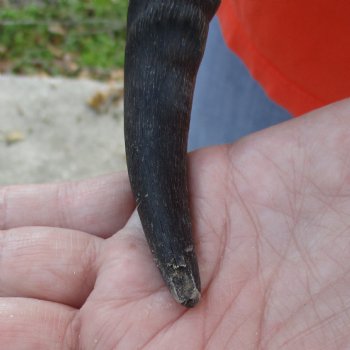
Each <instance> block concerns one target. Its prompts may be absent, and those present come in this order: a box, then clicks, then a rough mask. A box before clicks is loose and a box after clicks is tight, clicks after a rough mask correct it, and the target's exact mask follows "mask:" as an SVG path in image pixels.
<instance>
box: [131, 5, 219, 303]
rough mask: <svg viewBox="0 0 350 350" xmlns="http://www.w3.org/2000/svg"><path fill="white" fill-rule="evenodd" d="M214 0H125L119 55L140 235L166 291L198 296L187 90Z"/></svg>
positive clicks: (182, 298) (179, 297)
mask: <svg viewBox="0 0 350 350" xmlns="http://www.w3.org/2000/svg"><path fill="white" fill-rule="evenodd" d="M218 4H219V0H130V2H129V10H128V23H127V44H126V56H125V145H126V156H127V165H128V171H129V177H130V182H131V187H132V190H133V193H134V195H135V197H136V202H137V207H138V212H139V216H140V219H141V222H142V226H143V229H144V232H145V235H146V237H147V241H148V243H149V246H150V248H151V251H152V253H153V256H154V260H155V262H156V264H157V266H158V268H159V269H160V271H161V273H162V276H163V279H164V280H165V282H166V284H167V286H168V287H169V290H170V292H171V293H172V295H173V296H174V298H175V299H176V301H177V302H179V303H180V304H183V305H184V306H187V307H193V306H194V305H195V304H196V303H197V302H198V301H199V299H200V290H201V287H200V277H199V271H198V264H197V259H196V255H195V251H194V246H193V240H192V232H191V218H190V210H189V191H188V185H187V165H186V159H187V137H188V129H189V122H190V113H191V107H192V98H193V90H194V85H195V79H196V75H197V71H198V67H199V64H200V61H201V59H202V56H203V53H204V47H205V42H206V38H207V33H208V25H209V21H210V20H211V18H212V17H213V15H214V14H215V11H216V9H217V7H218Z"/></svg>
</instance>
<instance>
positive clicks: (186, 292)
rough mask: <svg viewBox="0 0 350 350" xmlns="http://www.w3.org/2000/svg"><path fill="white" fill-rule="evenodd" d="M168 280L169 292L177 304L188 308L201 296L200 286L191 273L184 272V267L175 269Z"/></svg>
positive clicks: (195, 303)
mask: <svg viewBox="0 0 350 350" xmlns="http://www.w3.org/2000/svg"><path fill="white" fill-rule="evenodd" d="M168 282H169V283H168V285H169V289H170V292H171V294H172V296H173V297H174V299H175V300H176V301H177V302H178V303H179V304H181V305H183V306H185V307H188V308H192V307H194V306H196V305H197V304H198V302H199V300H200V298H201V293H200V287H199V286H197V284H196V282H195V279H194V277H193V275H192V274H191V273H186V271H185V269H184V270H180V271H177V273H175V274H174V275H173V276H171V277H170V278H169V279H168Z"/></svg>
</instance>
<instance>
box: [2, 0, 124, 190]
mask: <svg viewBox="0 0 350 350" xmlns="http://www.w3.org/2000/svg"><path fill="white" fill-rule="evenodd" d="M127 6H128V1H127V0H79V1H78V0H0V185H2V184H16V183H28V182H30V183H33V182H47V181H57V180H58V181H59V180H65V179H80V178H86V177H90V176H95V175H98V174H102V173H108V172H111V171H116V170H121V169H125V156H124V139H123V118H122V116H123V65H124V48H125V35H126V15H127Z"/></svg>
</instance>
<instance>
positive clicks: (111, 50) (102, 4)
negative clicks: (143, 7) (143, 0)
mask: <svg viewBox="0 0 350 350" xmlns="http://www.w3.org/2000/svg"><path fill="white" fill-rule="evenodd" d="M0 4H1V1H0ZM127 6H128V0H56V1H53V0H51V1H49V0H46V1H40V2H39V3H36V2H35V3H34V2H32V3H31V2H30V1H27V5H23V6H14V5H11V1H7V2H5V4H3V5H0V72H1V71H2V72H13V73H21V74H33V73H34V74H35V73H38V72H40V73H43V72H44V73H47V74H49V75H58V74H59V75H68V76H77V75H80V74H82V73H85V74H86V75H90V76H93V77H95V78H96V77H97V78H106V77H108V76H109V74H110V72H112V71H115V70H117V69H120V68H122V67H123V65H124V48H125V28H126V14H127Z"/></svg>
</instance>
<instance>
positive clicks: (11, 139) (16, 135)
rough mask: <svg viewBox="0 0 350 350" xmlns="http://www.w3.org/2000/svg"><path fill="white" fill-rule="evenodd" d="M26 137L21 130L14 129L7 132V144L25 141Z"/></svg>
mask: <svg viewBox="0 0 350 350" xmlns="http://www.w3.org/2000/svg"><path fill="white" fill-rule="evenodd" d="M24 139H25V136H24V134H23V133H22V132H21V131H18V130H14V131H10V132H9V133H7V134H5V142H6V144H7V145H12V144H14V143H17V142H20V141H23V140H24Z"/></svg>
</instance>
